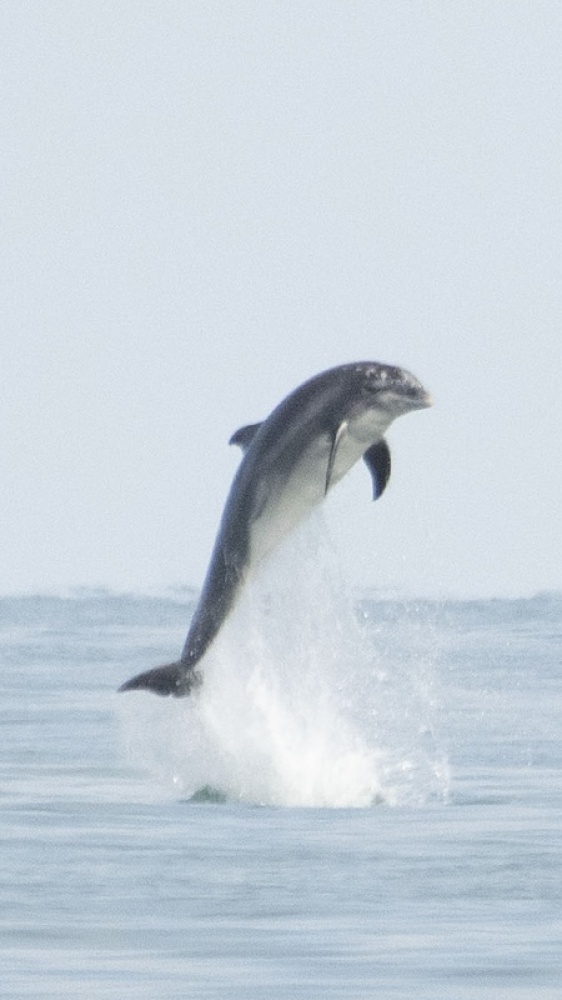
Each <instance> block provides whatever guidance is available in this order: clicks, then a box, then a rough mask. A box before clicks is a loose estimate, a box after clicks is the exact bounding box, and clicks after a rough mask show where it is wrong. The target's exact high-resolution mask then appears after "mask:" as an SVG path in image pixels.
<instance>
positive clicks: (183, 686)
mask: <svg viewBox="0 0 562 1000" xmlns="http://www.w3.org/2000/svg"><path fill="white" fill-rule="evenodd" d="M200 684H201V674H198V673H197V672H196V671H195V670H193V669H192V668H190V667H189V666H187V664H185V663H183V662H182V660H178V662H177V663H167V664H166V666H164V667H154V669H153V670H145V672H144V673H143V674H137V675H136V677H131V680H130V681H125V683H124V684H122V685H121V687H120V688H119V691H135V690H137V689H139V688H146V689H147V690H148V691H154V693H155V694H161V695H169V694H172V695H173V696H174V698H185V696H186V695H188V694H190V693H191V691H192V690H193V689H194V688H196V687H199V685H200Z"/></svg>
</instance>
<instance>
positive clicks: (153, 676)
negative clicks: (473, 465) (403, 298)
mask: <svg viewBox="0 0 562 1000" xmlns="http://www.w3.org/2000/svg"><path fill="white" fill-rule="evenodd" d="M427 406H431V399H430V397H429V394H428V393H427V392H426V390H425V389H424V388H423V386H422V385H421V383H420V382H418V380H417V379H416V378H414V376H413V375H411V374H410V373H409V372H407V371H404V369H402V368H395V367H393V366H392V365H385V364H378V363H376V362H370V361H369V362H358V363H356V364H348V365H340V366H339V367H338V368H331V369H329V370H328V371H325V372H322V373H321V374H320V375H316V376H315V378H312V379H310V380H309V381H308V382H305V383H304V385H301V386H300V387H299V388H298V389H295V390H294V392H292V393H291V394H290V395H289V396H287V398H286V399H284V400H283V401H282V402H281V403H280V404H279V406H277V407H276V409H275V410H273V413H271V414H270V416H269V417H268V418H267V419H266V420H264V421H263V423H260V424H250V425H248V426H246V427H242V428H240V430H238V431H236V433H235V434H233V436H232V437H231V439H230V442H229V443H230V444H237V445H240V447H241V448H242V449H243V451H244V457H243V459H242V462H241V463H240V466H239V468H238V472H237V473H236V476H235V477H234V481H233V483H232V486H231V489H230V493H229V495H228V499H227V501H226V505H225V508H224V512H223V515H222V519H221V523H220V528H219V532H218V535H217V539H216V542H215V547H214V549H213V554H212V556H211V562H210V564H209V569H208V571H207V576H206V579H205V583H204V585H203V590H202V592H201V596H200V598H199V603H198V604H197V607H196V609H195V613H194V615H193V619H192V622H191V625H190V628H189V632H188V634H187V638H186V640H185V645H184V647H183V650H182V654H181V657H180V659H179V660H178V661H177V662H176V663H169V664H166V665H165V666H163V667H155V668H154V669H152V670H147V671H145V672H144V673H142V674H138V675H137V676H136V677H133V678H131V680H129V681H126V682H125V684H123V685H122V686H121V687H120V688H119V690H120V691H131V690H133V689H135V688H148V689H149V690H150V691H154V692H155V693H156V694H161V695H170V694H171V695H175V696H176V697H178V698H179V697H183V696H185V695H188V694H189V693H190V691H191V690H192V689H193V688H195V687H197V686H198V685H199V684H200V683H201V675H200V674H199V672H198V671H196V670H195V666H196V664H197V663H198V662H199V660H201V658H202V657H203V656H204V655H205V653H206V652H207V650H208V649H209V646H210V645H211V643H212V642H213V640H214V639H215V637H216V635H217V633H218V632H219V631H220V629H221V628H222V626H223V624H224V622H225V621H226V619H227V618H228V616H229V614H230V612H231V611H232V609H233V608H234V606H235V604H236V602H237V600H238V598H239V596H240V592H241V590H242V587H243V586H244V583H245V582H246V580H247V579H248V577H249V576H250V574H251V573H252V571H253V570H254V568H255V567H256V566H257V565H258V563H260V562H261V561H262V560H263V559H264V558H265V557H266V556H267V555H268V554H269V553H270V552H271V551H272V550H273V549H274V548H275V547H276V546H277V545H278V544H279V542H280V541H281V540H282V539H283V538H284V537H285V535H287V534H288V533H289V532H290V531H291V530H292V529H293V528H295V527H296V525H297V524H298V523H299V521H301V520H303V518H305V517H306V515H307V514H309V513H310V511H311V510H312V509H313V508H314V507H315V506H316V505H317V504H319V503H320V502H321V501H322V500H323V499H324V497H325V496H326V494H327V493H328V490H330V489H331V488H332V487H333V486H334V485H335V484H336V483H337V482H339V480H340V479H341V478H342V476H344V475H345V474H346V472H348V471H349V470H350V469H351V467H352V466H353V465H355V463H356V462H357V461H359V459H360V458H364V460H365V462H366V464H367V467H368V469H369V472H370V473H371V478H372V482H373V499H375V500H376V499H378V497H380V495H381V494H382V492H383V491H384V489H385V487H386V484H387V482H388V479H389V476H390V451H389V448H388V444H387V443H386V440H385V438H384V434H385V432H386V430H387V428H388V427H389V426H390V424H391V423H392V421H393V420H395V419H396V417H399V416H401V415H402V414H403V413H408V412H409V411H410V410H420V409H423V408H425V407H427Z"/></svg>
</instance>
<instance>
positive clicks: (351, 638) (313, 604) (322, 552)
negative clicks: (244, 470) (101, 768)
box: [122, 512, 448, 807]
mask: <svg viewBox="0 0 562 1000" xmlns="http://www.w3.org/2000/svg"><path fill="white" fill-rule="evenodd" d="M366 606H367V605H364V606H363V612H362V613H359V612H358V608H357V605H356V602H355V601H354V600H353V599H352V597H351V595H350V593H349V592H348V590H347V588H346V586H345V584H344V582H343V580H342V577H341V573H340V570H339V561H338V558H337V554H336V553H335V552H334V550H333V547H332V545H331V543H330V540H329V537H328V534H327V531H326V528H325V524H324V520H323V517H322V513H321V512H317V513H315V514H314V515H313V517H312V518H311V519H310V520H309V521H308V522H307V523H306V524H305V525H303V526H302V527H301V528H300V529H299V530H298V531H296V532H295V533H294V534H293V535H292V537H291V538H290V539H289V540H288V541H287V542H286V543H285V544H284V545H283V546H281V548H280V549H279V550H278V552H277V553H276V554H275V555H274V556H273V557H272V558H271V559H270V560H268V562H267V563H266V564H265V565H264V566H263V567H262V568H261V570H260V571H259V572H258V573H257V574H256V576H255V577H254V578H253V579H252V580H250V581H248V584H247V585H246V587H245V588H244V591H243V595H242V598H241V600H240V602H239V604H238V606H237V608H236V609H235V611H234V613H233V614H232V615H231V617H230V619H229V620H228V621H227V622H226V624H225V625H224V627H223V629H222V630H221V632H220V633H219V636H218V637H217V640H216V641H215V643H214V644H213V646H212V648H211V650H210V651H209V653H208V654H207V656H206V657H205V661H204V664H203V665H202V672H203V674H204V683H203V685H202V687H201V689H200V691H198V692H197V693H196V694H195V695H192V696H191V697H190V698H187V699H182V700H175V699H162V700H160V699H154V698H146V697H144V696H143V694H142V693H141V694H139V695H135V696H134V698H135V703H136V704H135V705H134V706H133V705H132V703H131V707H130V708H129V707H126V708H123V710H122V717H123V718H124V721H125V730H126V736H127V742H128V744H129V747H130V752H131V757H132V759H133V761H134V762H135V763H137V764H138V765H139V766H142V767H144V768H145V769H147V770H148V771H149V772H151V773H152V774H153V775H154V777H155V779H156V780H157V781H159V782H161V783H168V784H171V786H172V787H173V789H174V791H175V794H179V795H181V796H182V797H186V798H191V797H193V796H195V797H196V798H201V797H206V798H213V797H215V798H216V797H219V798H222V797H224V798H226V799H228V800H231V801H232V800H234V801H241V802H246V803H252V804H269V805H277V806H331V807H350V806H359V807H361V806H369V805H372V804H373V803H377V802H387V803H390V804H399V803H407V802H414V801H415V802H416V803H418V802H420V801H424V800H425V799H427V798H430V797H433V796H435V795H437V796H442V795H443V794H445V792H446V785H447V781H448V775H447V767H446V758H445V756H444V755H443V754H442V753H441V752H440V751H439V748H438V744H437V741H436V739H435V735H434V728H435V726H434V719H433V707H434V703H435V702H434V698H433V693H432V690H433V673H434V664H433V663H432V652H431V649H429V648H428V643H427V641H424V643H423V644H422V650H421V652H420V654H419V656H418V654H417V653H416V651H415V649H413V648H412V644H411V640H412V638H415V631H416V630H415V628H414V629H413V630H412V627H411V623H409V622H404V621H402V622H401V621H400V615H399V614H397V615H396V616H395V619H396V620H395V622H394V630H395V631H396V632H397V633H398V639H400V637H401V638H402V640H403V641H402V643H401V642H400V641H396V638H395V641H394V644H393V645H391V644H390V643H389V642H388V637H387V635H386V633H385V631H384V629H383V630H381V631H380V632H379V631H378V630H377V629H376V628H374V627H373V622H372V614H371V612H370V611H369V612H368V613H367V612H366V611H365V607H366ZM387 624H388V623H387ZM424 635H425V636H426V637H427V629H426V630H425V632H424ZM404 640H405V641H404ZM430 645H431V644H430ZM430 692H431V693H430ZM128 705H129V702H128V703H127V706H128ZM202 790H203V791H204V792H205V795H203V796H202V795H201V793H202Z"/></svg>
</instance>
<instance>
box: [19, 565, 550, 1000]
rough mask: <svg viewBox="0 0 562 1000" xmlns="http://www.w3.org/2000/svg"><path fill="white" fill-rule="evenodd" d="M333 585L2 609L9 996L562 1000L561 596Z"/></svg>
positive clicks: (24, 603) (84, 597)
mask: <svg viewBox="0 0 562 1000" xmlns="http://www.w3.org/2000/svg"><path fill="white" fill-rule="evenodd" d="M315 587H316V591H315V592H316V599H317V601H318V605H319V607H320V606H321V608H322V613H320V614H319V616H316V615H314V616H311V615H310V613H309V611H308V612H306V613H304V612H303V613H302V614H301V613H300V612H299V605H298V604H295V603H294V600H295V599H294V597H293V598H292V600H293V603H292V604H291V601H289V602H288V601H287V600H285V602H284V604H283V606H281V605H280V606H276V605H275V598H274V597H272V596H271V594H269V595H268V594H264V593H259V592H258V593H257V596H256V594H254V595H250V596H249V599H248V604H247V606H245V607H243V608H242V609H241V612H240V614H239V615H238V616H237V619H236V620H235V621H234V622H233V626H232V629H231V630H230V631H228V630H227V634H226V637H225V638H224V639H223V640H221V642H220V643H219V644H218V646H217V649H216V651H214V655H213V656H210V657H209V663H208V667H207V668H206V673H205V684H204V686H203V688H202V690H201V693H200V695H199V696H198V697H197V698H196V699H186V700H185V701H182V702H178V701H170V700H169V699H157V698H154V697H152V696H151V695H148V694H144V693H133V694H130V695H117V694H116V693H115V689H116V687H117V686H118V684H119V683H121V682H122V681H123V680H125V679H126V678H127V677H128V676H130V675H131V674H132V673H134V672H137V671H138V670H141V669H143V668H144V667H147V666H151V665H154V664H157V663H159V662H165V660H166V659H168V658H170V657H175V656H176V655H177V652H178V650H179V648H180V647H181V644H182V642H183V638H184V633H185V626H186V621H187V611H186V607H187V608H188V606H189V594H187V595H175V596H174V595H171V596H167V597H161V598H153V597H142V596H137V597H135V596H126V597H124V596H115V595H111V594H106V593H92V592H84V593H79V594H75V595H71V596H67V597H60V598H57V597H27V598H3V599H0V615H1V623H0V624H1V642H2V699H1V704H0V726H1V728H0V733H1V736H2V739H1V742H0V774H1V788H0V793H1V796H2V798H1V809H2V811H1V817H0V837H1V847H0V984H1V986H0V995H1V996H2V998H4V1000H8V998H9V1000H15V998H24V997H26V998H27V997H35V998H42V997H72V998H73V1000H76V998H92V1000H94V998H101V997H104V998H105V997H107V998H110V997H111V998H117V1000H118V998H122V997H123V998H124V997H131V998H135V1000H149V998H150V1000H153V998H154V1000H168V998H172V997H173V998H176V997H177V998H179V997H182V998H195V1000H198V998H215V997H217V998H218V997H228V998H229V1000H269V998H275V1000H277V998H279V1000H281V998H283V1000H285V998H286V1000H300V998H305V997H306V998H310V1000H322V998H325V997H333V998H341V1000H353V998H372V997H377V998H379V997H380V998H386V997H389V998H395V997H400V998H416V1000H426V998H427V1000H429V998H431V1000H444V998H451V1000H468V998H470V1000H482V998H494V1000H496V998H498V1000H499V998H506V1000H507V998H510V1000H550V998H555V997H556V998H558V997H561V998H562V781H561V779H562V736H561V720H562V662H561V660H562V657H561V647H562V595H541V596H537V597H535V598H532V599H528V600H514V601H503V600H501V601H499V600H497V601H482V602H413V601H411V602H403V603H399V602H392V601H384V600H377V599H368V598H365V599H364V600H362V601H361V602H360V603H359V604H358V605H357V606H355V608H353V609H352V611H351V612H350V611H349V609H348V610H343V609H339V608H337V607H334V602H336V603H337V602H338V601H339V600H340V596H339V595H338V593H337V590H336V592H334V591H333V590H332V591H331V592H330V594H328V595H326V594H323V593H321V592H320V593H319V592H318V581H316V584H315ZM180 598H181V599H180ZM350 614H351V615H352V617H353V620H351V618H350V617H349V616H350ZM217 800H218V801H217Z"/></svg>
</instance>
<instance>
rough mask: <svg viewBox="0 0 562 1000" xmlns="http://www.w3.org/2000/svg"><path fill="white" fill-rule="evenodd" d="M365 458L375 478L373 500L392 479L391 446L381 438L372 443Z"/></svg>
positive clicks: (372, 477)
mask: <svg viewBox="0 0 562 1000" xmlns="http://www.w3.org/2000/svg"><path fill="white" fill-rule="evenodd" d="M363 459H364V461H365V465H366V466H367V468H368V470H369V472H370V473H371V479H372V480H373V500H378V498H379V497H380V496H381V494H383V493H384V491H385V488H386V484H387V483H388V480H389V479H390V448H389V447H388V445H387V443H386V441H385V439H384V438H381V439H380V441H377V443H376V444H374V445H372V446H371V447H370V448H369V450H368V451H366V452H365V454H364V455H363Z"/></svg>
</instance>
